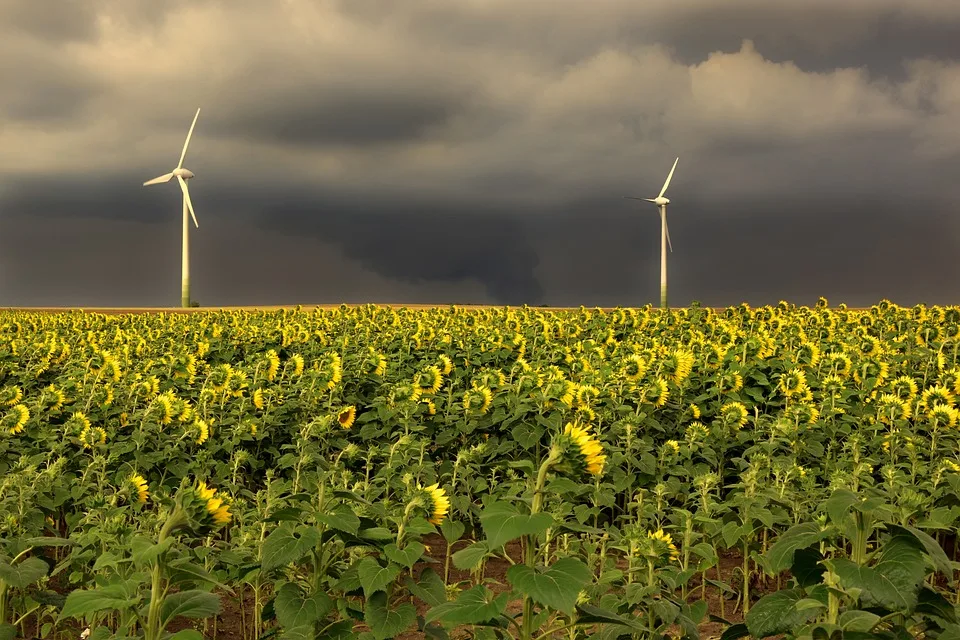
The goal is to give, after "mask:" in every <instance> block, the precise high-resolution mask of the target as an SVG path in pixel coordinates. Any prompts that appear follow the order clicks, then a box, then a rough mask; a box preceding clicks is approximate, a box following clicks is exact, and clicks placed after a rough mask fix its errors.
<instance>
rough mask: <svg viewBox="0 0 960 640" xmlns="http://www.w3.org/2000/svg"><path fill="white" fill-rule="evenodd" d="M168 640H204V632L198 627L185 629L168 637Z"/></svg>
mask: <svg viewBox="0 0 960 640" xmlns="http://www.w3.org/2000/svg"><path fill="white" fill-rule="evenodd" d="M167 640H204V638H203V634H202V633H200V632H199V631H197V630H196V629H183V630H181V631H177V632H176V633H175V634H173V635H172V636H170V637H169V638H167Z"/></svg>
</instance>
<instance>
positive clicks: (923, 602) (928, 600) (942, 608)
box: [915, 585, 960, 624]
mask: <svg viewBox="0 0 960 640" xmlns="http://www.w3.org/2000/svg"><path fill="white" fill-rule="evenodd" d="M915 613H922V614H924V615H927V616H930V617H932V618H934V617H935V618H940V619H941V620H942V621H944V622H951V623H953V624H956V623H957V622H958V621H960V620H958V618H957V608H956V607H955V606H954V605H953V603H951V602H950V601H949V600H947V599H946V598H944V597H943V595H942V594H940V593H938V592H936V591H934V590H933V589H931V588H930V587H928V586H927V585H923V586H922V587H920V593H918V594H917V608H916V609H915Z"/></svg>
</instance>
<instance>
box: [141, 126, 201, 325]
mask: <svg viewBox="0 0 960 640" xmlns="http://www.w3.org/2000/svg"><path fill="white" fill-rule="evenodd" d="M198 117H200V109H197V114H196V115H195V116H193V124H191V125H190V131H189V132H188V133H187V140H186V142H184V143H183V151H181V152H180V162H178V163H177V168H176V169H174V170H173V171H171V172H170V173H165V174H163V175H162V176H160V177H157V178H154V179H153V180H147V181H146V182H144V183H143V186H145V187H146V186H148V185H151V184H160V183H162V182H170V180H171V179H172V178H174V177H176V179H177V182H179V183H180V190H181V191H183V258H182V262H181V279H180V306H182V307H189V306H190V235H189V230H190V223H189V221H188V220H187V210H189V211H190V217H192V218H193V224H194V225H195V226H196V227H197V228H199V227H200V225H199V224H197V216H196V214H195V213H194V212H193V202H191V201H190V190H189V189H187V180H189V179H190V178H193V177H194V176H193V171H190V169H187V168H186V167H184V166H183V159H184V158H185V157H186V155H187V146H188V145H189V144H190V137H191V136H192V135H193V128H194V127H195V126H197V118H198Z"/></svg>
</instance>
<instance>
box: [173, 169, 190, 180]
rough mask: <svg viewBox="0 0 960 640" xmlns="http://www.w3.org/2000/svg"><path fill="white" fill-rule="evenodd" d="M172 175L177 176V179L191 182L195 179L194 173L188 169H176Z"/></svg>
mask: <svg viewBox="0 0 960 640" xmlns="http://www.w3.org/2000/svg"><path fill="white" fill-rule="evenodd" d="M171 175H173V176H176V177H179V178H183V179H184V180H189V179H190V178H193V177H194V175H193V171H190V169H187V168H186V167H181V168H179V169H174V170H173V171H172V172H171Z"/></svg>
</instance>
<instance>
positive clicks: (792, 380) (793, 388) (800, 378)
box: [779, 369, 807, 398]
mask: <svg viewBox="0 0 960 640" xmlns="http://www.w3.org/2000/svg"><path fill="white" fill-rule="evenodd" d="M779 386H780V391H782V392H783V395H785V396H786V397H787V398H792V397H793V396H798V395H803V394H804V391H805V390H806V389H807V375H806V373H804V371H803V369H791V370H790V371H787V372H786V373H784V374H783V375H782V376H780V385H779Z"/></svg>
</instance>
